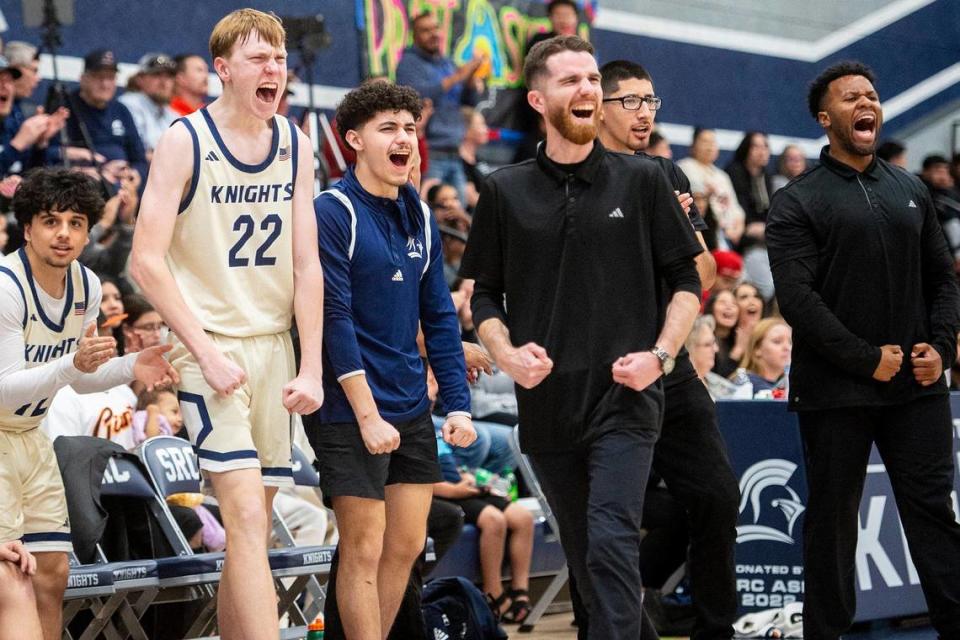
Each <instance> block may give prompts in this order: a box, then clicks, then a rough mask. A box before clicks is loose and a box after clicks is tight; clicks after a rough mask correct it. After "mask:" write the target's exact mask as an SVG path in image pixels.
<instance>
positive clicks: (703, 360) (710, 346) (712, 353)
mask: <svg viewBox="0 0 960 640" xmlns="http://www.w3.org/2000/svg"><path fill="white" fill-rule="evenodd" d="M716 327H717V321H716V319H715V318H714V317H713V316H712V315H702V316H698V317H697V319H696V320H695V321H694V323H693V329H691V330H690V335H689V336H687V341H686V343H685V346H686V347H687V351H689V352H690V361H691V362H692V363H693V368H694V369H696V370H697V377H699V378H700V381H701V382H703V384H704V385H705V386H706V387H707V391H708V392H709V393H710V397H712V398H713V399H714V400H716V399H717V398H727V397H729V396H731V395H733V392H734V386H733V384H732V383H731V382H730V381H729V380H727V379H726V378H724V377H723V376H720V375H718V374H716V373H714V372H713V368H714V366H715V365H716V362H717V352H718V351H719V350H720V347H719V346H718V344H717V336H716V334H715V333H714V331H715V329H716Z"/></svg>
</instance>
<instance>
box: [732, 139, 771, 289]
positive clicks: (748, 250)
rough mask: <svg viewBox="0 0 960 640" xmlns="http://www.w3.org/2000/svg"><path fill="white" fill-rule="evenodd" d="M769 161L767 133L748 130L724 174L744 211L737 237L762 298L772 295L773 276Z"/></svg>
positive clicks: (746, 273)
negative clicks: (768, 235)
mask: <svg viewBox="0 0 960 640" xmlns="http://www.w3.org/2000/svg"><path fill="white" fill-rule="evenodd" d="M769 163H770V144H769V142H768V141H767V135H766V134H765V133H762V132H759V131H749V132H747V134H746V135H745V136H744V137H743V140H742V141H741V142H740V145H739V146H738V147H737V149H736V151H735V152H734V155H733V160H732V161H731V162H730V164H728V165H727V169H726V170H727V174H728V175H729V176H730V182H731V184H733V188H734V191H736V194H737V201H738V202H739V203H740V207H741V208H742V209H743V211H744V215H745V222H746V227H745V229H744V232H743V238H742V239H741V240H740V252H741V253H742V254H743V270H744V273H745V275H746V277H747V278H748V279H749V280H751V281H752V282H754V283H756V285H757V288H758V289H759V290H760V293H761V295H763V298H764V299H765V300H770V299H772V298H773V276H772V275H771V274H770V260H769V258H768V257H767V247H766V244H765V243H764V229H765V228H766V225H767V210H768V209H769V208H770V196H771V195H773V176H772V175H770V173H769V172H768V171H767V165H768V164H769Z"/></svg>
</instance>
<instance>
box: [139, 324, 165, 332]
mask: <svg viewBox="0 0 960 640" xmlns="http://www.w3.org/2000/svg"><path fill="white" fill-rule="evenodd" d="M133 328H134V330H136V331H143V332H145V333H158V332H163V331H166V330H167V325H166V324H164V323H163V322H149V323H147V324H141V325H136V324H135V325H133Z"/></svg>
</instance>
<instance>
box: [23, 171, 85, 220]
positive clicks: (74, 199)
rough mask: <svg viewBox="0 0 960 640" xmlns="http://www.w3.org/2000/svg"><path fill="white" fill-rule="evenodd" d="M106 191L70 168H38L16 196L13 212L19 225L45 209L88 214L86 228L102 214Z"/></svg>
mask: <svg viewBox="0 0 960 640" xmlns="http://www.w3.org/2000/svg"><path fill="white" fill-rule="evenodd" d="M102 194H103V190H102V189H101V187H100V183H99V182H97V181H96V180H95V179H93V178H91V177H90V176H87V175H84V174H82V173H78V172H76V171H70V170H69V169H35V170H33V171H31V172H30V173H28V174H27V177H26V178H24V180H23V182H21V183H20V186H19V187H17V191H16V193H14V195H13V203H12V207H13V211H14V216H15V217H16V219H17V223H18V224H19V225H20V228H21V229H23V228H24V227H26V226H27V225H28V224H30V223H31V222H32V221H33V217H34V216H35V215H38V214H40V213H44V212H61V211H75V212H77V213H80V214H83V215H85V216H86V217H87V228H88V229H89V228H90V227H92V226H93V225H95V224H96V223H97V221H98V220H99V219H100V215H101V214H102V213H103V205H104V201H103V195H102Z"/></svg>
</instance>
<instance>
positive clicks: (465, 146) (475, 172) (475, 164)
mask: <svg viewBox="0 0 960 640" xmlns="http://www.w3.org/2000/svg"><path fill="white" fill-rule="evenodd" d="M464 119H465V120H466V122H467V133H466V134H465V135H464V136H463V142H462V143H461V144H460V159H461V160H462V161H463V170H464V172H465V173H466V176H467V192H466V200H465V202H466V204H467V208H468V209H469V210H470V211H473V208H474V207H475V206H476V205H477V200H478V199H479V198H480V187H481V185H483V180H484V178H486V177H487V175H488V174H489V173H491V172H492V171H493V167H491V166H490V165H489V164H487V163H486V162H484V161H482V160H479V159H477V150H478V149H479V148H480V147H482V146H483V145H485V144H487V143H488V142H490V129H488V128H487V121H486V119H485V118H484V117H483V114H482V113H480V111H479V110H477V109H470V110H468V111H465V112H464Z"/></svg>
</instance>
